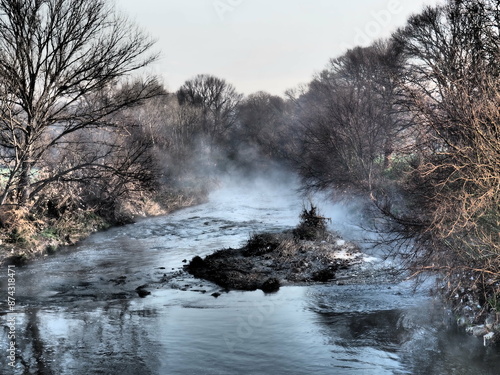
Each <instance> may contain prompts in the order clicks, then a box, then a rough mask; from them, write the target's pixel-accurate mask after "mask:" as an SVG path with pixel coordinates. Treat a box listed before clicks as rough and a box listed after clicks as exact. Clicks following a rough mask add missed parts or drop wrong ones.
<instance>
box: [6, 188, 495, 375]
mask: <svg viewBox="0 0 500 375" xmlns="http://www.w3.org/2000/svg"><path fill="white" fill-rule="evenodd" d="M275 181H276V180H275V179H271V178H260V179H256V180H255V181H252V182H248V181H247V182H245V183H244V184H235V183H231V182H230V181H226V182H224V183H222V184H221V187H220V188H219V189H218V190H216V191H214V192H213V193H212V194H211V195H210V199H209V201H208V202H207V203H205V204H202V205H199V206H196V207H191V208H187V209H183V210H181V211H178V212H175V213H173V214H171V215H168V216H164V217H155V218H147V219H142V220H139V221H138V222H137V223H135V224H131V225H126V226H123V227H117V228H112V229H110V230H108V231H105V232H101V233H96V234H94V235H92V236H91V237H90V238H88V239H87V240H85V241H83V242H81V243H80V244H78V245H77V246H76V247H72V248H68V250H67V251H65V252H61V253H59V254H57V255H54V256H51V257H47V258H45V259H42V260H39V261H36V262H34V263H32V264H30V265H28V266H25V267H23V268H16V269H15V270H16V273H15V286H16V289H15V290H16V294H15V301H16V305H15V313H16V315H15V318H16V319H15V321H16V324H15V347H16V360H15V367H12V366H10V365H9V362H10V360H9V359H8V358H7V357H8V350H9V343H10V341H11V340H10V339H9V338H8V336H9V332H10V328H9V323H8V317H9V316H11V315H7V313H8V312H9V306H8V304H7V293H6V292H7V266H4V267H2V270H1V275H0V283H1V285H0V289H1V296H2V298H1V300H0V312H1V313H2V315H1V316H0V322H1V324H2V327H3V329H2V330H1V331H0V353H2V354H1V356H0V364H1V373H2V374H57V375H60V374H68V375H87V374H120V375H127V374H131V375H133V374H134V375H135V374H141V375H147V374H196V375H198V374H228V375H234V374H457V375H458V374H460V375H464V374H471V375H477V374H498V373H499V371H500V370H499V369H500V353H499V349H498V348H497V347H484V346H483V343H482V341H481V340H479V339H477V338H475V337H471V336H468V335H466V334H464V333H463V332H462V331H461V330H460V329H458V328H456V327H455V325H454V324H453V317H452V316H451V315H450V314H449V312H448V311H447V310H446V309H444V308H443V306H441V305H440V304H439V303H437V302H436V301H435V300H434V299H433V298H432V297H430V296H429V292H428V289H427V288H426V287H421V288H419V289H417V290H416V291H415V290H414V288H413V284H412V283H411V282H409V281H404V280H400V279H399V278H398V277H397V276H395V273H394V269H395V268H397V264H394V262H393V261H389V260H384V258H383V256H382V255H383V254H382V253H381V251H382V250H379V249H372V248H370V246H369V244H368V243H367V242H365V241H364V237H366V236H368V235H370V236H371V235H372V234H371V233H367V232H365V231H364V230H362V229H361V228H360V227H359V224H360V221H362V220H364V218H362V217H361V216H360V214H359V211H358V209H359V206H358V205H357V204H356V203H355V202H344V203H343V204H331V203H325V202H323V203H321V202H318V205H319V207H320V210H321V212H322V213H323V214H325V216H328V217H331V218H332V221H331V224H330V225H331V227H332V229H334V230H337V231H338V232H339V233H340V234H341V235H343V237H344V238H345V239H346V240H355V241H359V242H360V243H361V245H362V248H363V251H364V252H366V256H365V261H364V263H363V264H362V265H361V266H360V267H359V269H358V270H357V271H356V272H358V274H357V275H354V277H353V278H352V280H346V282H342V283H337V282H332V283H328V284H319V285H307V286H284V287H282V288H281V289H280V290H279V291H278V292H277V293H274V294H268V295H266V294H264V293H263V292H262V291H260V290H258V291H255V292H238V291H231V292H224V291H221V290H220V287H218V286H216V285H214V284H212V283H209V282H206V281H204V280H199V279H194V278H192V277H191V276H190V275H187V274H185V273H183V272H182V266H183V265H184V264H185V263H184V262H183V261H184V260H187V261H189V260H190V259H191V258H192V257H193V256H195V255H200V256H205V255H208V254H210V253H212V252H213V251H215V250H218V249H221V248H226V247H239V246H241V245H242V244H244V243H245V241H246V240H248V238H249V236H250V235H251V234H252V233H255V232H260V231H280V230H283V229H289V228H292V227H294V226H295V225H296V224H297V223H298V221H299V214H300V211H301V209H302V205H303V198H302V197H301V196H300V195H299V194H298V193H297V192H296V187H297V184H296V182H295V180H294V179H293V178H292V179H286V180H281V181H282V182H281V183H276V182H275ZM367 275H368V276H370V277H368V276H367ZM141 285H147V287H146V289H147V290H149V291H151V294H150V295H148V296H146V298H140V297H139V296H138V294H137V292H136V288H137V287H139V286H141ZM214 292H217V293H221V295H220V296H219V297H218V298H215V297H213V296H212V295H211V294H212V293H214Z"/></svg>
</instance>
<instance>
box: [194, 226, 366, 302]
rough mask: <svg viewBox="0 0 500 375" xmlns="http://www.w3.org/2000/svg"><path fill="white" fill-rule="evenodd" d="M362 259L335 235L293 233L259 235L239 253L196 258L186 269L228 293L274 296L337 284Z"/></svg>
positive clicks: (327, 233) (230, 250)
mask: <svg viewBox="0 0 500 375" xmlns="http://www.w3.org/2000/svg"><path fill="white" fill-rule="evenodd" d="M360 256H361V253H360V252H359V249H358V247H357V246H355V245H354V244H352V243H346V242H345V241H343V240H342V239H341V238H340V237H338V236H336V235H334V234H333V233H329V232H323V233H322V235H321V238H320V239H315V240H306V239H300V238H299V237H297V235H296V230H293V231H288V232H284V233H261V234H256V235H254V236H253V237H252V238H250V239H249V240H248V242H247V244H246V245H245V246H244V247H242V248H240V249H231V248H230V249H224V250H219V251H217V252H215V253H213V254H211V255H208V256H207V257H205V258H204V259H202V258H200V257H199V256H196V257H194V258H193V259H192V260H191V262H190V263H189V265H187V266H186V269H187V271H188V272H189V273H191V274H192V275H194V276H195V277H199V278H203V279H206V280H210V281H212V282H214V283H216V284H218V285H220V286H222V287H224V288H227V289H238V290H256V289H262V290H263V291H264V292H273V291H276V290H278V289H279V287H280V285H284V284H300V283H309V282H327V281H330V280H334V279H335V276H336V273H337V271H339V270H344V269H347V268H349V267H350V266H351V265H353V264H355V263H358V262H359V261H360V260H359V258H360Z"/></svg>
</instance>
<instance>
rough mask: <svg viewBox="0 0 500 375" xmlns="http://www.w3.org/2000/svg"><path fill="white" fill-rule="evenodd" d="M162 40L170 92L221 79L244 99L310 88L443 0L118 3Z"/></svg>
mask: <svg viewBox="0 0 500 375" xmlns="http://www.w3.org/2000/svg"><path fill="white" fill-rule="evenodd" d="M115 1H116V6H117V8H118V9H120V10H121V11H123V12H124V13H125V14H127V15H128V16H129V17H130V18H131V19H132V20H134V21H135V22H136V23H137V24H139V25H140V26H141V27H142V28H143V29H144V30H145V31H147V32H148V33H149V34H150V35H151V36H153V37H154V38H155V39H157V41H158V42H157V44H156V48H157V49H158V50H159V51H160V52H161V59H160V61H159V62H158V63H156V64H155V66H154V67H153V68H152V69H153V71H154V72H155V73H157V74H160V75H161V76H162V77H163V79H164V82H165V84H166V86H167V88H168V89H169V90H170V91H175V90H177V89H178V88H179V87H180V85H182V83H183V82H184V81H186V80H187V79H189V78H192V77H194V76H195V75H196V74H200V73H206V74H213V75H215V76H217V77H220V78H224V79H226V80H227V81H228V82H230V83H232V84H233V85H234V86H235V87H236V89H237V90H238V91H239V92H241V93H244V94H251V93H253V92H256V91H260V90H263V91H267V92H269V93H271V94H276V95H282V94H283V93H284V91H285V90H287V89H290V88H293V87H296V86H297V85H298V84H300V83H307V82H309V81H310V80H311V78H312V76H313V75H314V73H316V72H318V71H320V70H322V69H323V68H324V67H325V66H326V64H327V62H328V60H329V59H330V58H332V57H336V56H339V55H341V54H342V53H343V52H345V51H346V50H347V48H350V47H353V46H356V45H369V44H370V43H371V42H372V41H374V40H376V39H379V38H383V37H387V36H389V35H390V34H391V32H392V31H394V30H395V29H396V28H397V27H400V26H403V25H404V24H405V21H406V19H407V18H408V16H409V15H411V14H414V13H417V12H419V11H420V10H421V9H422V7H423V6H424V5H434V4H437V3H439V2H441V1H440V0H347V1H346V0H115Z"/></svg>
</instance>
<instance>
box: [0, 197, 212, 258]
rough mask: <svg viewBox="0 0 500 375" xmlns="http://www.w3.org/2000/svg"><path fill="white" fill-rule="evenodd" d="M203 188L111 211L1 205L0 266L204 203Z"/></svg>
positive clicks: (59, 204)
mask: <svg viewBox="0 0 500 375" xmlns="http://www.w3.org/2000/svg"><path fill="white" fill-rule="evenodd" d="M206 199H207V192H206V191H205V190H204V189H189V190H188V189H182V190H180V189H176V190H174V189H171V190H170V191H164V192H162V193H161V194H155V195H153V194H147V193H142V194H138V195H136V197H135V198H131V197H128V199H127V200H120V201H119V202H116V205H115V207H114V208H113V209H110V210H105V209H103V208H102V207H101V208H91V207H84V206H80V207H74V206H69V202H67V201H64V200H63V201H61V200H58V201H55V202H54V201H47V202H46V204H45V205H44V209H38V210H34V211H31V212H30V210H28V209H25V208H16V207H12V208H11V207H8V206H2V207H1V210H0V225H1V228H0V265H1V264H3V263H9V264H17V265H22V264H24V263H26V262H29V261H31V260H33V259H36V258H39V257H43V256H47V255H52V254H54V253H56V252H57V251H58V249H59V248H60V247H62V246H71V245H74V244H76V243H77V242H78V241H80V240H82V239H85V238H86V237H88V236H89V235H90V234H91V233H93V232H96V231H100V230H105V229H108V228H110V227H112V226H117V225H123V224H127V223H132V222H133V221H134V219H135V218H137V217H145V216H158V215H166V214H168V213H171V212H173V211H175V210H177V209H180V208H183V207H188V206H192V205H196V204H200V203H203V202H204V201H205V200H206Z"/></svg>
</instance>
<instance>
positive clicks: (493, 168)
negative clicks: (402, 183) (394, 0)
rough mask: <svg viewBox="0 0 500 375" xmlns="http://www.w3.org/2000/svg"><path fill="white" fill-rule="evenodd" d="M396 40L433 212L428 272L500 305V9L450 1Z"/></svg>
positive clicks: (421, 177)
mask: <svg viewBox="0 0 500 375" xmlns="http://www.w3.org/2000/svg"><path fill="white" fill-rule="evenodd" d="M394 39H395V42H396V43H397V44H398V45H399V47H400V49H401V50H402V51H403V53H404V54H405V56H406V60H407V64H406V67H405V77H406V80H405V82H404V85H405V91H406V94H407V95H406V96H407V103H408V106H409V108H410V109H411V110H412V111H413V113H414V114H415V116H416V118H417V122H418V124H419V127H420V134H421V137H420V142H419V143H418V144H417V146H418V147H417V148H416V149H415V152H416V153H418V154H419V155H420V159H421V163H420V165H419V167H418V169H417V170H416V173H415V174H414V181H415V184H414V185H413V189H414V190H415V191H416V194H415V197H417V199H418V202H419V204H420V206H421V207H422V208H423V210H425V211H426V212H427V218H428V219H427V220H428V222H429V224H428V225H427V227H426V229H427V231H426V232H425V233H424V235H426V238H430V239H432V242H433V243H432V246H429V247H428V250H429V254H428V255H429V256H430V261H429V263H428V264H427V265H429V264H430V266H429V268H434V269H442V270H445V271H448V272H447V274H448V276H450V278H451V279H452V280H453V281H454V283H450V284H449V285H455V286H456V287H457V288H459V287H462V286H464V284H475V285H474V290H476V292H477V293H478V294H480V297H481V298H482V299H483V302H484V300H485V299H487V298H496V297H495V296H497V295H499V294H500V289H499V288H498V280H500V262H499V259H500V258H499V254H500V247H499V243H500V242H499V239H500V238H499V232H500V208H499V207H500V188H499V187H500V138H499V134H500V111H499V106H498V103H499V102H500V83H499V82H500V80H499V78H500V69H499V65H498V61H499V59H500V8H499V2H498V1H497V0H461V1H458V0H449V1H448V2H447V3H446V4H445V5H443V6H438V7H432V8H427V9H425V10H424V11H423V12H422V13H421V14H419V15H416V16H413V17H412V18H410V20H409V22H408V25H407V26H406V27H405V28H403V29H401V30H399V31H398V32H397V33H396V34H395V36H394ZM462 271H463V272H465V276H463V275H464V273H463V272H462ZM465 287H466V288H468V287H470V285H469V286H467V285H466V286H465ZM452 291H453V288H452Z"/></svg>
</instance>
